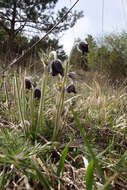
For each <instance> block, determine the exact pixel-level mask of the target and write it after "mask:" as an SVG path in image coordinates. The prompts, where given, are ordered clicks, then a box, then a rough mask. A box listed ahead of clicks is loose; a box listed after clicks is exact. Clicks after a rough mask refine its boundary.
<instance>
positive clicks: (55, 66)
mask: <svg viewBox="0 0 127 190" xmlns="http://www.w3.org/2000/svg"><path fill="white" fill-rule="evenodd" d="M51 73H52V76H57V75H58V74H60V75H61V76H63V75H64V70H63V67H62V62H61V61H60V60H59V59H56V60H54V61H52V62H51Z"/></svg>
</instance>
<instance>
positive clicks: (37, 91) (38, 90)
mask: <svg viewBox="0 0 127 190" xmlns="http://www.w3.org/2000/svg"><path fill="white" fill-rule="evenodd" d="M34 98H36V99H37V100H39V99H40V98H41V90H40V89H38V88H36V89H35V90H34Z"/></svg>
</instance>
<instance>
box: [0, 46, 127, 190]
mask: <svg viewBox="0 0 127 190" xmlns="http://www.w3.org/2000/svg"><path fill="white" fill-rule="evenodd" d="M90 51H91V50H90ZM39 55H40V60H41V61H40V62H41V64H43V65H42V67H43V68H44V72H43V74H42V73H41V72H40V73H39V75H40V77H39V78H38V77H37V76H36V75H35V76H33V77H32V80H33V81H35V82H36V83H37V84H38V85H39V86H38V87H40V90H41V99H35V98H34V89H35V88H36V87H32V88H31V89H29V90H28V89H26V88H25V77H26V76H27V75H28V72H30V71H29V70H28V71H27V70H25V71H24V70H23V68H21V67H20V69H19V72H18V74H17V73H15V75H14V76H12V75H11V73H10V74H9V75H5V77H4V78H2V76H1V80H0V81H1V83H2V82H3V85H4V86H5V87H6V88H3V87H2V85H1V95H0V96H1V97H0V98H1V101H0V115H1V116H0V176H1V178H0V189H8V188H10V189H14V188H16V187H17V188H18V187H20V188H22V189H23V188H24V189H27V188H28V189H30V188H33V189H48V190H49V189H54V190H57V189H79V188H80V189H86V190H90V189H91V190H92V189H105V190H108V189H116V188H118V189H126V188H127V183H126V179H127V172H126V171H127V151H126V149H127V143H126V140H127V138H126V135H127V130H126V126H127V119H126V118H127V110H126V107H127V94H126V88H125V86H124V83H123V85H121V86H116V85H115V86H114V84H113V83H112V84H111V85H110V84H109V81H108V80H107V77H106V76H103V75H102V74H101V72H100V73H99V71H98V74H97V73H96V72H97V71H96V72H94V73H93V71H92V70H91V71H90V70H89V71H87V72H85V71H82V74H81V72H80V74H76V76H77V77H76V79H75V82H74V83H75V85H76V86H75V87H76V91H77V93H76V94H73V93H67V91H66V88H67V86H68V85H69V84H70V83H72V81H70V78H68V72H70V70H71V65H70V62H69V61H65V62H63V67H64V76H55V77H54V76H51V75H50V74H49V72H48V67H49V66H48V65H49V63H50V56H48V55H47V54H45V53H44V52H43V51H41V53H40V54H39ZM88 56H90V55H88ZM91 63H92V61H91ZM90 69H91V68H90ZM77 73H78V70H77ZM40 78H42V80H41V81H40ZM3 97H5V98H4V99H5V100H4V101H3Z"/></svg>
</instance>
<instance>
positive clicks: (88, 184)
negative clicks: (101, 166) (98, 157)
mask: <svg viewBox="0 0 127 190" xmlns="http://www.w3.org/2000/svg"><path fill="white" fill-rule="evenodd" d="M93 170H94V162H93V160H91V161H90V163H89V165H88V167H87V170H86V176H85V180H86V190H92V186H93V180H94V176H93Z"/></svg>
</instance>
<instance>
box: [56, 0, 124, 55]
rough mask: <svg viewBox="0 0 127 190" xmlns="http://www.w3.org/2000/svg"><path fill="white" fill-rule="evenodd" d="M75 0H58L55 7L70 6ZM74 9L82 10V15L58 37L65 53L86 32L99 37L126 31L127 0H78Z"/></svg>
mask: <svg viewBox="0 0 127 190" xmlns="http://www.w3.org/2000/svg"><path fill="white" fill-rule="evenodd" d="M75 1H76V0H59V2H58V4H57V9H60V8H62V7H64V6H67V7H68V8H70V7H71V6H72V5H73V4H74V2H75ZM74 10H77V11H81V10H82V11H83V13H84V17H83V18H81V19H80V20H78V21H77V23H76V25H75V26H74V27H73V28H71V29H69V30H67V31H64V33H63V34H62V37H61V38H60V44H62V45H63V47H64V50H65V51H66V53H67V54H69V52H70V51H71V48H72V47H73V44H74V40H76V39H78V38H80V39H81V40H84V39H85V37H87V35H88V34H91V35H93V36H94V37H99V36H102V35H104V34H108V33H111V32H121V31H126V32H127V0H79V2H78V3H77V4H76V6H75V8H74V9H73V10H72V11H74ZM102 12H103V14H102ZM102 18H103V19H102Z"/></svg>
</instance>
